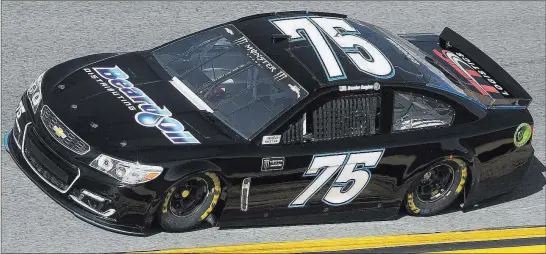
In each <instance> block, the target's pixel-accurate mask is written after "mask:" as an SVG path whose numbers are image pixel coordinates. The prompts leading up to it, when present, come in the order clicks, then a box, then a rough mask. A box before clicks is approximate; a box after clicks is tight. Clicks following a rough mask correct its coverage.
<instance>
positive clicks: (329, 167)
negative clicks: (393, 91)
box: [222, 86, 384, 224]
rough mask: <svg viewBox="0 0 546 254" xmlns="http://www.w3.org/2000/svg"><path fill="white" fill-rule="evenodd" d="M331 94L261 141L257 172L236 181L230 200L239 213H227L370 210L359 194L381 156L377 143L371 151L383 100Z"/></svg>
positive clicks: (365, 94) (361, 93) (262, 215)
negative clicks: (372, 138)
mask: <svg viewBox="0 0 546 254" xmlns="http://www.w3.org/2000/svg"><path fill="white" fill-rule="evenodd" d="M359 87H364V86H359ZM336 88H337V87H336ZM330 90H332V91H330V92H328V93H325V94H324V95H322V96H320V97H318V98H316V99H315V100H313V101H312V102H311V103H308V104H307V106H305V107H303V109H302V110H300V111H299V112H298V113H296V114H295V115H294V116H293V117H291V118H290V119H289V120H288V121H286V122H285V123H284V124H283V125H282V126H281V127H279V128H278V129H276V130H274V131H272V132H271V133H270V135H265V136H263V137H258V138H259V140H260V141H261V142H260V143H259V144H257V147H256V148H255V149H256V151H255V154H260V155H261V156H262V157H260V167H259V168H253V170H252V171H253V173H252V174H247V176H248V177H245V178H244V179H238V181H240V182H241V185H239V186H237V187H235V191H234V192H232V195H230V198H231V199H237V198H238V197H237V195H238V196H239V197H240V199H237V201H239V200H240V201H239V202H237V203H238V204H239V207H237V206H236V205H234V203H233V201H232V202H231V206H229V207H226V208H227V209H226V210H227V211H224V213H226V212H227V214H229V215H228V216H230V217H231V216H233V217H239V218H243V217H244V218H245V219H247V220H248V219H250V218H256V219H267V218H268V217H269V218H283V217H287V216H298V215H301V216H303V215H309V214H322V213H324V212H334V213H335V212H340V211H351V210H355V209H360V208H363V207H364V208H365V207H366V203H367V200H366V197H365V195H364V196H363V195H362V193H363V191H364V190H365V189H366V187H367V185H368V184H369V183H370V180H371V178H372V176H371V175H372V174H373V172H372V171H373V170H374V168H375V166H377V164H378V163H379V161H380V159H381V158H382V156H383V152H384V149H383V148H382V147H381V145H379V144H366V140H367V138H368V137H370V136H374V135H377V134H378V133H379V132H380V129H379V125H380V124H379V123H380V119H379V115H380V109H381V98H380V97H381V95H380V93H379V92H378V91H376V90H373V89H371V90H370V91H367V90H364V89H362V90H357V91H348V90H345V89H339V90H338V89H335V90H333V89H330ZM340 90H341V91H340ZM256 159H257V158H254V159H253V160H254V163H253V165H254V164H255V162H256ZM370 207H375V206H373V205H370ZM235 210H237V211H235ZM224 215H225V214H224ZM224 215H222V217H224ZM224 218H225V217H224ZM275 223H276V224H279V223H281V222H279V221H278V220H276V222H275Z"/></svg>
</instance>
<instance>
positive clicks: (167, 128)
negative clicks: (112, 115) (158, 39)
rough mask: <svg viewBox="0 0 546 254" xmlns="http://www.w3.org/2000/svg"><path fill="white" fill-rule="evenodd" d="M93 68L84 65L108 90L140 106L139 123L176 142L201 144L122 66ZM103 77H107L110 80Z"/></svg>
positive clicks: (137, 117)
mask: <svg viewBox="0 0 546 254" xmlns="http://www.w3.org/2000/svg"><path fill="white" fill-rule="evenodd" d="M92 69H93V70H91V69H90V68H84V69H83V70H84V71H85V72H86V73H87V74H88V75H89V76H90V77H91V78H92V79H94V80H95V81H97V83H99V84H100V85H102V86H103V87H104V88H106V90H108V91H110V92H112V94H113V95H115V96H117V95H119V96H118V98H120V100H121V101H122V102H123V104H125V105H126V106H127V108H128V109H129V110H135V111H136V110H137V108H138V109H139V111H140V112H137V113H136V114H135V121H136V122H137V123H138V124H140V125H142V126H145V127H155V128H157V129H159V130H160V131H161V133H163V135H165V137H167V139H169V141H171V142H172V143H173V144H199V143H200V142H199V141H198V140H197V139H196V138H195V137H194V136H193V135H192V134H191V133H190V132H189V131H185V129H184V125H182V123H180V122H179V121H178V120H176V119H174V118H172V117H171V116H172V113H171V112H170V111H169V109H167V108H166V107H165V106H163V107H159V106H158V105H157V104H156V103H155V102H154V101H153V100H152V99H151V98H150V97H148V95H146V94H145V93H144V92H143V91H142V90H140V89H138V88H136V87H135V86H134V85H133V83H131V81H129V75H127V74H126V73H125V72H124V71H123V70H121V69H120V68H119V67H118V66H114V67H95V68H92ZM93 71H94V72H93ZM95 73H96V74H97V75H96V74H95ZM103 79H104V80H107V82H108V83H106V82H105V81H104V80H103ZM116 90H117V91H116ZM120 94H121V95H120ZM126 98H127V99H128V100H127V99H126ZM134 105H138V106H134Z"/></svg>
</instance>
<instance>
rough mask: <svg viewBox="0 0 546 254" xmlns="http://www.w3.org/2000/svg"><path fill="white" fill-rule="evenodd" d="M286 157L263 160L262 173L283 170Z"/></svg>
mask: <svg viewBox="0 0 546 254" xmlns="http://www.w3.org/2000/svg"><path fill="white" fill-rule="evenodd" d="M283 168H284V157H268V158H262V171H276V170H283Z"/></svg>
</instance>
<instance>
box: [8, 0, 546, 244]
mask: <svg viewBox="0 0 546 254" xmlns="http://www.w3.org/2000/svg"><path fill="white" fill-rule="evenodd" d="M286 10H314V11H327V12H339V13H345V14H347V15H349V16H351V17H354V18H357V19H361V20H363V21H367V22H370V23H373V24H376V25H379V26H382V27H384V28H386V29H389V30H391V31H393V32H395V33H410V32H434V33H440V32H441V30H442V29H443V28H444V27H445V26H449V27H451V28H452V29H454V30H455V31H457V32H459V33H460V34H462V35H463V36H464V37H466V38H467V39H469V40H470V41H472V42H473V43H474V44H475V45H477V46H478V47H479V48H481V49H482V50H483V51H484V52H485V53H487V54H488V55H490V56H491V57H492V58H493V59H494V60H496V61H497V62H498V63H499V64H500V65H501V66H503V67H504V68H505V69H506V70H507V71H508V72H509V73H510V74H511V75H512V76H514V78H515V79H516V80H518V81H519V82H520V83H521V84H522V85H523V86H524V87H525V89H526V90H527V91H528V92H529V93H530V94H531V95H532V96H533V98H534V101H533V103H532V105H531V106H530V110H531V112H532V114H533V116H534V119H535V135H534V140H533V144H534V146H535V149H536V153H535V156H536V158H535V159H534V161H533V163H532V165H531V169H530V171H529V172H528V173H527V175H526V179H525V181H526V184H524V185H522V186H521V188H520V189H518V190H516V191H514V192H512V193H511V194H507V195H504V196H501V197H499V198H496V199H494V200H491V201H488V202H485V203H483V204H482V205H481V206H480V207H478V209H475V210H472V211H469V212H465V213H463V212H461V211H458V210H453V211H451V212H448V213H446V214H442V215H439V216H435V217H430V218H417V217H409V216H402V217H401V218H400V219H397V220H394V221H381V222H362V223H345V224H330V225H313V226H290V227H267V228H250V229H248V228H247V229H225V230H219V229H217V228H208V229H204V230H201V231H194V232H190V233H182V234H172V233H161V234H157V235H154V236H151V237H147V238H139V237H130V236H124V235H119V234H115V233H110V232H108V231H105V230H102V229H99V228H96V227H94V226H92V225H90V224H87V223H85V222H83V221H81V220H79V219H77V218H76V217H74V216H73V215H72V214H71V213H69V212H68V211H66V210H64V209H62V208H61V207H60V206H59V205H58V204H56V203H55V202H54V201H53V200H51V199H50V198H48V197H47V196H46V195H45V194H44V193H42V192H41V191H40V190H39V189H38V187H36V186H35V185H34V184H33V183H31V181H30V180H29V179H27V178H26V177H25V176H24V175H23V173H22V172H21V171H20V170H19V169H18V168H17V166H16V165H15V164H14V162H13V161H12V160H11V158H9V155H8V154H7V153H6V152H5V151H2V160H1V166H2V252H37V251H39V252H111V251H136V250H152V249H166V248H183V247H201V246H211V245H226V244H242V243H258V242H272V241H289V240H304V239H319V238H320V239H322V238H336V237H357V236H371V235H389V234H406V233H407V234H409V233H429V232H446V231H455V230H473V229H481V228H496V227H517V226H531V225H545V224H546V214H545V199H546V197H545V190H544V184H545V182H546V180H545V174H546V173H545V172H544V171H545V167H544V164H545V152H544V136H545V132H544V130H545V128H544V122H545V120H544V105H545V103H544V97H545V96H544V95H545V30H546V29H545V3H544V2H478V3H476V2H453V3H449V2H438V3H435V2H397V3H378V2H334V1H331V2H294V1H292V2H278V3H275V2H179V3H168V2H121V3H116V2H81V3H80V2H8V1H2V76H1V77H2V83H1V84H2V85H1V87H2V124H1V127H2V132H3V133H4V132H5V131H7V130H8V128H9V127H10V126H11V125H12V123H13V119H14V110H15V108H16V106H17V103H18V101H19V98H20V95H21V94H22V93H23V91H24V90H25V89H26V88H27V87H28V85H29V84H30V83H31V82H32V81H33V80H34V79H35V78H36V77H37V76H38V75H39V74H40V73H41V72H43V71H44V70H46V69H47V68H50V67H52V66H53V65H55V64H58V63H61V62H63V61H66V60H69V59H71V58H75V57H78V56H82V55H87V54H92V53H99V52H120V51H134V50H141V49H148V48H151V47H153V46H156V45H159V44H161V43H164V42H167V41H170V40H172V39H175V38H178V37H180V36H182V35H185V34H188V33H191V32H194V31H198V30H201V29H204V28H207V27H209V26H213V25H216V24H218V23H222V22H226V21H229V20H233V19H236V18H239V17H242V16H246V15H251V14H256V13H261V12H274V11H286Z"/></svg>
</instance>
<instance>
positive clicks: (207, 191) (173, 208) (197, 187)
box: [158, 172, 222, 232]
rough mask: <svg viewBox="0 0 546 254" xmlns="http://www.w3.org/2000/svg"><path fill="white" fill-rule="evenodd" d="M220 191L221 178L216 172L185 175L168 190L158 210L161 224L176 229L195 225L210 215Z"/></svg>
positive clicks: (169, 229) (180, 229) (166, 227)
mask: <svg viewBox="0 0 546 254" xmlns="http://www.w3.org/2000/svg"><path fill="white" fill-rule="evenodd" d="M221 191H222V186H221V182H220V179H219V177H218V175H216V174H215V173H213V172H205V173H198V174H195V175H192V176H189V177H186V178H185V179H183V180H182V181H180V182H179V183H178V184H176V185H175V186H173V187H171V188H170V189H169V190H168V191H167V194H166V195H165V197H164V199H163V202H162V205H161V207H160V209H159V210H158V217H159V224H160V225H161V227H163V228H164V229H165V230H167V231H173V232H181V231H187V230H190V229H192V228H194V227H196V226H197V225H199V224H200V223H201V222H202V221H203V220H205V219H206V218H207V216H209V215H210V213H211V212H212V210H213V209H214V207H215V206H216V203H217V202H218V199H219V198H220V193H221Z"/></svg>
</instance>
